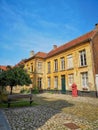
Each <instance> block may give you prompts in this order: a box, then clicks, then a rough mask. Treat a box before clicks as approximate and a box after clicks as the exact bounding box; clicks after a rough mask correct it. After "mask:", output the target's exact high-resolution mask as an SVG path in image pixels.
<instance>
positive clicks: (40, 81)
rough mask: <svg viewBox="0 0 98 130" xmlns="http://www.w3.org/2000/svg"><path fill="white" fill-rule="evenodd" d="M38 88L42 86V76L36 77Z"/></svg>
mask: <svg viewBox="0 0 98 130" xmlns="http://www.w3.org/2000/svg"><path fill="white" fill-rule="evenodd" d="M38 88H39V89H41V88H42V78H40V77H39V78H38Z"/></svg>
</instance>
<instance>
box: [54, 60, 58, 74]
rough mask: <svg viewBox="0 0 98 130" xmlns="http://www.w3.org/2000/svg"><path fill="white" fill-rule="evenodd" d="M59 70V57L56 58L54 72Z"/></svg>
mask: <svg viewBox="0 0 98 130" xmlns="http://www.w3.org/2000/svg"><path fill="white" fill-rule="evenodd" d="M57 71H58V59H55V60H54V72H57Z"/></svg>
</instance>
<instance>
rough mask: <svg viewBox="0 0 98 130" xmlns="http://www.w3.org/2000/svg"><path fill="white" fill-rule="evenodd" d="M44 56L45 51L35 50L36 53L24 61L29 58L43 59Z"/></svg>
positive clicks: (45, 54)
mask: <svg viewBox="0 0 98 130" xmlns="http://www.w3.org/2000/svg"><path fill="white" fill-rule="evenodd" d="M46 56H47V53H45V52H37V53H36V54H35V55H33V56H32V57H30V58H28V59H26V60H25V62H26V61H29V60H31V59H33V58H42V59H44V58H45V57H46Z"/></svg>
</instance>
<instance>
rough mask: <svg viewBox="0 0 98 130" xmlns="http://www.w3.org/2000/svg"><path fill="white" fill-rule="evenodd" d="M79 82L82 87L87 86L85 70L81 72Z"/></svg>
mask: <svg viewBox="0 0 98 130" xmlns="http://www.w3.org/2000/svg"><path fill="white" fill-rule="evenodd" d="M81 84H82V87H83V88H87V87H88V73H87V72H83V73H81Z"/></svg>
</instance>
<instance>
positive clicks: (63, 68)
mask: <svg viewBox="0 0 98 130" xmlns="http://www.w3.org/2000/svg"><path fill="white" fill-rule="evenodd" d="M60 61H61V70H65V59H64V57H62V58H61V59H60Z"/></svg>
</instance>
